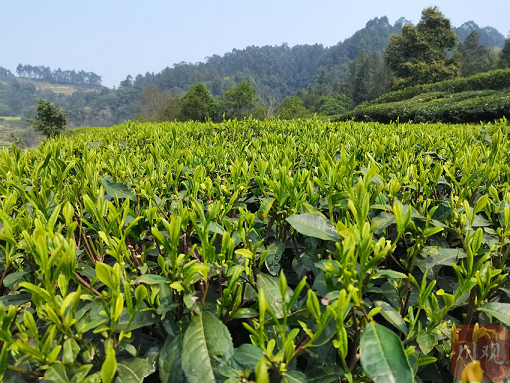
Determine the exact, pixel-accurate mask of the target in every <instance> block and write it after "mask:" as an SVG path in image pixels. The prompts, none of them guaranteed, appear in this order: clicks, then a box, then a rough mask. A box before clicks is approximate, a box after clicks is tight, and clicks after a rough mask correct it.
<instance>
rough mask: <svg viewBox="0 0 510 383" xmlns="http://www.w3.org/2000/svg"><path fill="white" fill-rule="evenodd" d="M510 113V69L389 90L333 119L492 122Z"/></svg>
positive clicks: (385, 121) (387, 121)
mask: <svg viewBox="0 0 510 383" xmlns="http://www.w3.org/2000/svg"><path fill="white" fill-rule="evenodd" d="M504 117H506V118H508V117H510V69H502V70H496V71H491V72H486V73H480V74H477V75H475V76H470V77H465V78H456V79H453V80H448V81H443V82H438V83H434V84H427V85H419V86H415V87H410V88H406V89H403V90H401V91H397V92H390V93H387V94H384V95H382V96H381V97H379V98H378V99H376V100H374V101H371V102H368V103H365V104H362V105H360V106H358V107H357V108H356V109H354V110H352V111H350V112H347V113H344V114H342V115H340V116H336V117H334V118H332V120H334V121H348V120H351V119H353V120H355V121H365V122H366V121H377V122H382V123H389V122H391V121H397V120H399V121H401V122H408V121H413V122H445V123H448V122H450V123H479V122H492V121H497V120H499V119H501V118H504Z"/></svg>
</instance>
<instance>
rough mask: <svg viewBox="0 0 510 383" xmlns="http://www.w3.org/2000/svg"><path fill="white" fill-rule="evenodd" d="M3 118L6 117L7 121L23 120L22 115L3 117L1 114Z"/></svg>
mask: <svg viewBox="0 0 510 383" xmlns="http://www.w3.org/2000/svg"><path fill="white" fill-rule="evenodd" d="M0 118H1V119H4V120H5V121H19V120H21V117H2V116H0Z"/></svg>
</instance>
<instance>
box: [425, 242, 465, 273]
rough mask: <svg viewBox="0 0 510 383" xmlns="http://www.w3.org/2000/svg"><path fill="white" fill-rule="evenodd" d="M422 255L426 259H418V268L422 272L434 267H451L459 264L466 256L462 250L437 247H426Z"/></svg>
mask: <svg viewBox="0 0 510 383" xmlns="http://www.w3.org/2000/svg"><path fill="white" fill-rule="evenodd" d="M420 255H421V256H422V257H426V258H425V259H418V260H417V261H416V266H418V267H419V268H420V270H421V271H422V272H425V270H426V269H429V270H430V269H432V268H433V267H434V266H440V265H441V266H451V265H452V264H457V262H458V259H459V258H463V257H465V256H466V254H465V253H464V252H463V251H462V249H445V248H441V247H437V246H425V247H424V248H423V249H422V251H421V253H420Z"/></svg>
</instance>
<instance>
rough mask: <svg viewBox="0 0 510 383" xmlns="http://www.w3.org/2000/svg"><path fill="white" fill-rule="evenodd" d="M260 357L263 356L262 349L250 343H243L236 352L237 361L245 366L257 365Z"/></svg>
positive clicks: (253, 366)
mask: <svg viewBox="0 0 510 383" xmlns="http://www.w3.org/2000/svg"><path fill="white" fill-rule="evenodd" d="M260 358H262V349H261V348H260V347H257V346H254V345H253V344H249V343H245V344H242V345H241V346H239V347H238V348H236V350H235V352H234V359H235V361H236V362H237V363H239V364H240V365H242V366H243V367H252V368H255V367H257V364H258V362H259V361H260Z"/></svg>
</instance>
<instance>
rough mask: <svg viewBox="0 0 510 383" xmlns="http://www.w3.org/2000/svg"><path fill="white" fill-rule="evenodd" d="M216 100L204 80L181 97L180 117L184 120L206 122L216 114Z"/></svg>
mask: <svg viewBox="0 0 510 383" xmlns="http://www.w3.org/2000/svg"><path fill="white" fill-rule="evenodd" d="M215 109H216V100H215V99H214V98H213V96H211V93H210V92H209V90H208V89H207V87H206V86H205V84H204V83H203V82H201V83H198V84H196V85H193V86H191V87H190V88H189V90H188V91H187V92H186V93H185V94H184V95H183V96H182V98H181V113H180V115H179V119H180V120H182V121H189V120H194V121H200V122H205V121H207V120H208V119H212V118H213V117H214V115H215Z"/></svg>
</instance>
